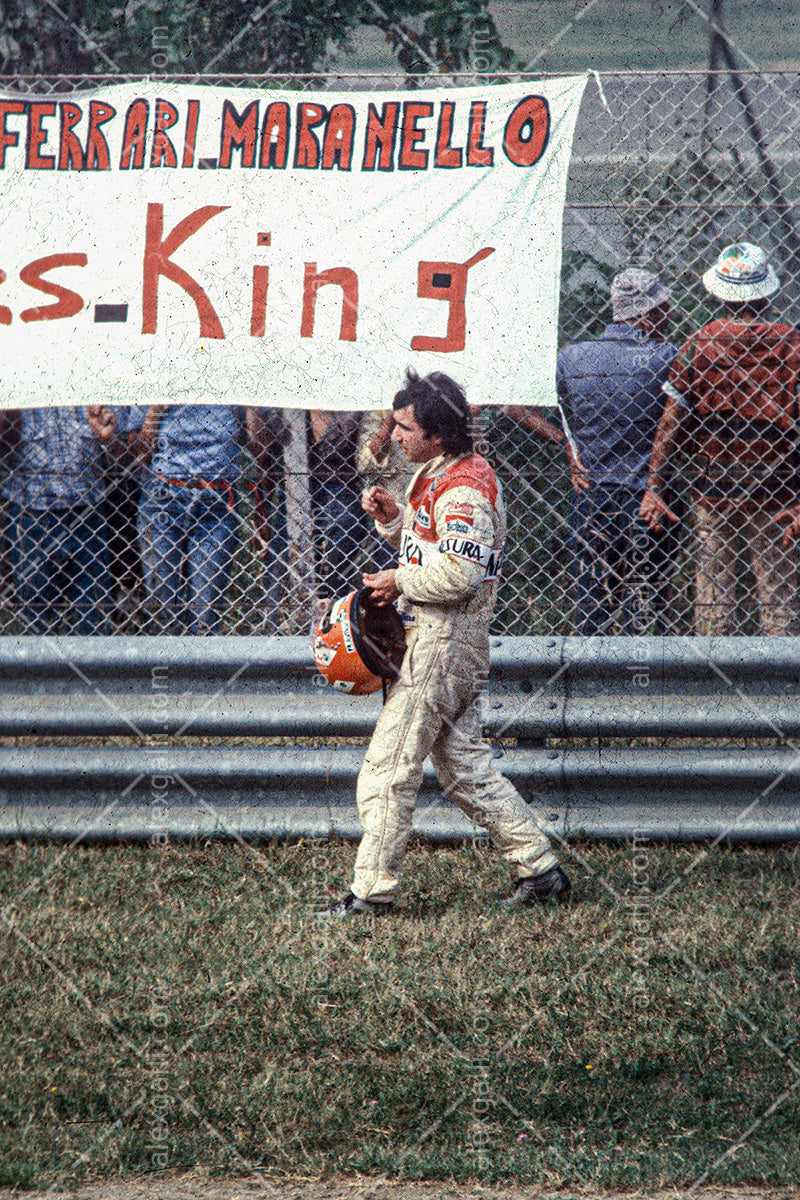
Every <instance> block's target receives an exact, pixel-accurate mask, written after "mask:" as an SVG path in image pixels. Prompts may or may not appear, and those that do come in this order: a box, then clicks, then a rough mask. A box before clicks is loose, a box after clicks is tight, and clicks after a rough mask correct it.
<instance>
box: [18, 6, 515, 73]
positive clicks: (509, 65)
mask: <svg viewBox="0 0 800 1200" xmlns="http://www.w3.org/2000/svg"><path fill="white" fill-rule="evenodd" d="M361 25H373V26H377V27H378V28H379V29H381V30H382V31H383V34H384V36H385V38H386V41H387V44H388V45H389V46H390V47H391V49H392V51H393V53H394V55H395V57H396V59H397V62H398V65H399V66H400V67H401V68H402V69H403V70H404V71H405V72H406V74H407V76H409V77H411V78H413V77H414V76H419V75H427V74H430V73H432V72H442V71H445V72H450V71H469V72H495V71H504V70H509V69H513V68H514V66H515V65H517V64H516V62H515V59H514V56H513V55H512V53H511V52H510V51H509V50H508V49H506V48H505V47H504V46H503V44H502V40H501V38H500V36H499V34H498V32H497V28H496V26H495V24H494V21H493V19H492V17H491V16H490V15H489V13H488V12H487V10H486V7H485V5H484V3H483V0H428V2H427V3H424V2H422V0H404V3H401V4H398V3H392V2H388V0H247V2H245V0H205V2H201V0H127V2H126V3H124V4H117V5H115V4H113V3H112V4H108V3H104V2H103V0H38V2H34V0H0V72H2V73H3V74H6V75H8V74H15V75H36V74H41V75H83V74H120V75H121V74H155V75H158V74H180V75H185V74H190V75H194V74H200V73H204V72H205V73H213V74H221V75H233V74H237V75H238V74H245V75H265V74H274V75H282V74H304V73H310V72H312V71H315V70H323V69H324V68H325V66H326V63H327V60H328V58H329V56H330V53H331V51H332V49H333V48H335V47H337V46H339V47H341V46H346V45H347V41H348V38H349V37H350V36H351V35H352V34H353V32H354V31H355V30H356V29H357V28H358V27H359V26H361Z"/></svg>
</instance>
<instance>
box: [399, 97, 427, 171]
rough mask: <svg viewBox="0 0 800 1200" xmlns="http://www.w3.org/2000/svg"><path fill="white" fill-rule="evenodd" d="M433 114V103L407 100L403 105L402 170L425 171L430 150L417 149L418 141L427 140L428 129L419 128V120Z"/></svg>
mask: <svg viewBox="0 0 800 1200" xmlns="http://www.w3.org/2000/svg"><path fill="white" fill-rule="evenodd" d="M431 116H433V105H432V104H428V103H421V102H420V101H418V100H406V102H405V103H404V105H403V133H402V137H401V139H400V161H399V163H398V164H397V165H398V167H399V168H400V170H401V171H424V170H425V168H426V167H427V165H428V151H427V150H417V148H416V147H417V143H418V142H422V141H424V140H425V137H426V135H427V131H426V130H425V129H418V128H417V121H419V120H420V119H421V118H423V117H431Z"/></svg>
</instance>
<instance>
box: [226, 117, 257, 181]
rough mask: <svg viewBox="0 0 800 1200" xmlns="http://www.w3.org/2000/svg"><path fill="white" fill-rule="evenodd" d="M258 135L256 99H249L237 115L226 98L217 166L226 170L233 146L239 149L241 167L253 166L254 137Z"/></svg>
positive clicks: (254, 157) (254, 156)
mask: <svg viewBox="0 0 800 1200" xmlns="http://www.w3.org/2000/svg"><path fill="white" fill-rule="evenodd" d="M257 136H258V101H257V100H251V102H250V103H249V104H248V105H247V108H246V109H245V110H244V112H243V113H242V114H241V116H240V115H239V113H238V112H237V111H236V109H235V108H234V107H233V105H232V104H231V102H230V100H226V101H225V103H224V104H223V106H222V134H221V137H220V144H219V166H220V167H221V168H222V169H223V170H227V169H228V168H229V167H230V165H231V155H232V153H233V150H234V148H235V149H236V150H241V152H242V162H241V165H242V166H243V167H253V166H255V162H256V137H257Z"/></svg>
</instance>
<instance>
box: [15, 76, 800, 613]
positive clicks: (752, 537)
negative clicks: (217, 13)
mask: <svg viewBox="0 0 800 1200" xmlns="http://www.w3.org/2000/svg"><path fill="white" fill-rule="evenodd" d="M799 78H800V77H798V75H797V74H795V73H791V74H790V73H784V74H769V75H765V74H755V73H751V74H744V75H740V74H738V73H736V72H735V71H730V72H724V73H694V74H689V73H673V74H669V73H667V74H661V73H659V74H631V73H626V74H617V75H607V76H606V75H604V76H603V77H602V79H601V80H600V79H598V80H595V81H592V82H590V84H589V86H588V88H587V92H586V95H585V99H584V103H583V107H582V109H581V114H580V118H579V121H578V126H577V131H576V137H575V143H574V153H573V159H572V165H571V169H570V177H569V185H568V197H567V206H566V211H565V217H564V254H563V268H562V304H561V319H560V330H559V344H560V345H561V347H562V352H561V354H560V359H559V377H558V394H557V393H556V391H555V389H554V394H553V407H552V409H548V410H533V409H517V410H513V411H509V412H506V411H503V410H501V409H498V408H495V407H492V406H490V405H487V406H485V407H480V405H481V401H482V400H484V399H486V398H484V397H480V396H470V397H469V399H470V401H471V402H472V403H473V404H474V405H475V406H476V407H475V410H474V412H475V426H476V433H477V436H478V441H479V445H480V448H481V449H482V450H483V452H484V453H486V454H487V456H488V457H489V458H490V460H491V461H492V462H493V464H494V465H495V467H496V468H497V470H498V474H499V476H500V477H501V479H502V482H503V485H504V494H505V500H506V507H507V512H508V542H507V547H506V555H505V560H504V564H505V565H504V577H503V580H502V584H501V589H500V602H499V604H498V607H497V613H496V617H495V624H494V629H495V631H496V632H497V633H509V634H542V633H559V634H564V633H569V632H579V633H586V634H589V633H598V632H599V633H631V632H641V633H652V632H664V633H668V634H686V633H692V632H697V633H703V634H730V633H733V634H753V633H756V632H759V630H761V631H763V632H765V633H769V634H780V633H789V632H793V631H794V627H795V620H796V612H797V579H796V571H797V563H796V558H797V554H796V549H795V546H796V543H792V542H791V540H790V539H789V538H788V537H785V533H786V531H789V530H790V529H791V514H790V515H789V516H780V514H782V513H785V512H786V510H788V509H791V508H792V507H793V505H794V504H795V503H796V499H797V497H798V485H797V472H798V458H797V456H798V447H797V444H796V441H797V434H798V412H797V403H798V401H797V382H798V377H800V343H799V342H798V337H797V334H796V333H795V331H794V325H795V321H796V316H795V307H796V305H797V302H798V295H799V294H800V260H798V255H797V251H798V245H800V242H799V240H798V239H799V238H800V233H798V218H797V216H796V213H795V208H794V206H795V204H796V202H797V193H798V153H800V152H798V150H797V145H798V136H797V135H798V130H799V129H800V82H798V79H799ZM111 81H113V82H121V81H122V80H121V77H119V76H114V77H111V78H110V79H108V80H100V79H99V78H98V77H96V76H94V77H92V78H91V79H88V78H83V79H69V80H67V79H63V78H61V79H41V78H37V79H36V80H31V79H27V80H19V79H15V80H12V79H6V80H5V81H2V83H3V86H4V87H5V89H13V88H16V89H25V90H36V91H38V92H42V93H48V94H50V93H63V92H68V91H70V90H73V89H77V88H79V87H85V86H89V85H90V84H91V85H94V86H96V85H97V84H98V83H100V82H111ZM165 82H167V81H165ZM206 82H213V83H215V84H221V83H224V84H228V85H231V86H235V85H239V84H246V85H248V86H259V85H260V86H264V85H268V86H270V87H275V86H284V87H286V86H294V87H307V88H314V89H316V90H322V89H324V88H325V87H330V88H338V89H341V88H342V87H344V86H348V87H367V86H372V87H374V86H381V87H383V88H386V87H387V86H391V81H390V80H387V79H386V78H385V77H381V78H380V79H377V80H376V79H374V78H369V79H368V78H365V77H363V76H362V77H359V78H352V77H351V78H347V79H342V78H340V77H328V78H321V77H313V78H304V79H302V80H299V79H294V80H286V79H277V78H276V77H274V76H270V77H268V78H267V79H264V80H255V79H252V78H250V77H248V78H246V79H244V78H241V77H235V78H225V79H221V78H218V77H214V78H213V80H212V79H210V78H209V79H208V80H206ZM395 82H398V81H395ZM425 82H426V84H427V85H432V84H434V83H436V84H441V85H442V86H445V85H447V84H451V83H453V82H458V83H468V82H475V79H474V77H471V78H467V77H459V78H458V79H454V78H453V77H444V76H432V77H428V78H426V79H425ZM734 243H736V244H739V245H740V246H741V244H742V243H749V244H754V245H757V246H760V247H761V248H763V249H764V250H765V251H766V254H767V256H768V259H769V263H770V264H771V267H770V268H769V269H768V268H767V266H765V265H764V264H763V263H761V261H760V259H759V257H758V255H753V254H752V253H749V252H748V251H747V249H746V248H745V249H740V251H739V252H737V253H736V254H734V255H732V256H730V258H729V260H728V261H726V262H720V263H718V262H717V259H718V256H719V254H720V252H721V250H722V249H723V247H725V246H726V245H729V244H734ZM631 267H633V268H643V269H645V270H647V271H649V272H653V273H656V274H657V275H658V276H659V277H660V279H661V281H662V282H663V284H664V285H666V286H667V287H668V288H669V289H670V292H671V304H670V308H671V312H670V314H669V315H668V316H667V315H666V314H665V312H664V311H663V310H664V306H663V305H661V306H660V305H659V304H658V303H653V304H651V303H650V301H653V300H656V301H658V300H659V294H658V293H651V294H650V296H649V299H648V297H647V296H645V297H644V299H643V292H646V291H647V288H648V286H650V285H648V283H647V281H646V280H643V279H642V278H640V277H637V276H635V275H634V276H631V277H629V278H628V283H627V287H626V288H623V289H622V290H621V291H620V293H619V295H617V296H616V301H615V307H614V310H613V311H612V306H611V295H610V293H611V281H612V278H613V277H614V276H615V275H617V274H618V273H619V272H621V271H623V270H625V269H627V268H631ZM709 269H710V271H711V274H710V275H708V276H707V280H706V282H707V284H708V285H709V286H708V287H707V286H706V284H704V283H703V281H702V276H703V275H704V273H705V272H707V271H709ZM772 269H774V272H775V273H776V276H777V281H778V284H779V286H778V287H777V288H775V286H774V284H773V275H772V273H771V271H772ZM709 287H710V289H711V290H709ZM520 300H521V302H522V303H524V297H521V298H520ZM648 304H649V307H648ZM615 316H616V318H617V320H616V322H614V321H612V318H613V317H615ZM535 320H536V313H535V311H532V312H531V321H532V322H533V321H535ZM404 367H405V363H402V362H398V375H397V379H396V380H384V381H381V384H380V386H381V389H382V390H383V391H384V393H385V394H386V395H387V397H388V396H391V395H392V394H393V392H394V391H395V390H396V388H398V387H399V386H401V383H402V373H403V368H404ZM508 370H509V371H513V370H514V362H513V358H512V359H511V360H510V361H509V363H508ZM664 385H666V391H663V390H662V389H663V387H664ZM557 398H558V399H559V400H560V404H561V409H560V410H559V409H558V407H557V406H556V402H557ZM76 399H77V398H76ZM108 401H109V405H110V406H112V411H113V414H114V415H113V417H112V416H110V415H109V412H108V411H101V412H89V411H87V410H86V409H85V408H66V407H65V408H59V409H50V410H26V411H22V412H14V410H9V412H8V413H7V414H6V416H5V419H4V426H3V432H2V446H1V449H2V474H3V479H2V485H1V486H2V514H1V532H0V548H1V551H2V553H1V557H0V562H2V591H1V592H0V632H2V633H6V634H8V633H43V632H62V633H64V632H81V633H86V632H90V633H113V632H120V633H137V632H142V633H145V632H146V633H158V632H179V631H185V632H190V633H198V632H206V633H240V634H249V633H259V632H272V631H277V632H286V633H299V632H304V631H305V629H306V628H307V624H308V611H309V605H310V601H311V599H313V598H314V596H316V595H320V594H327V595H330V594H334V595H335V594H340V593H342V592H344V591H346V590H348V589H349V588H350V587H351V586H354V585H356V584H357V583H358V581H359V579H360V576H361V573H362V572H363V570H364V569H368V568H370V567H381V566H385V565H390V563H391V551H390V550H389V548H388V546H387V545H386V544H384V543H382V542H381V541H380V540H379V539H378V538H377V537H376V535H375V534H374V532H373V530H372V529H371V527H370V524H369V523H368V522H367V520H366V518H365V515H364V514H363V512H362V511H361V508H360V503H359V497H360V492H361V489H362V488H363V487H364V486H365V485H366V484H371V483H374V482H382V483H384V484H385V485H386V486H387V487H388V488H389V489H390V490H392V491H393V492H394V493H395V494H396V495H398V496H399V495H400V494H401V493H402V490H403V487H404V485H405V482H406V480H407V477H408V467H407V465H406V463H405V461H404V460H403V458H402V455H401V454H400V452H399V451H398V449H397V447H396V446H394V445H393V444H392V442H391V428H392V420H391V413H390V412H385V413H384V412H378V413H370V414H366V415H359V414H355V413H333V412H329V411H323V410H313V409H312V410H309V411H303V412H299V411H294V410H292V411H290V410H281V409H256V408H253V409H250V408H246V407H242V408H229V407H205V406H184V407H179V406H155V407H152V408H150V409H147V408H141V409H124V408H113V405H114V397H113V396H109V397H108ZM665 404H666V405H667V411H666V414H665V416H664V418H663V419H662V424H661V427H660V433H658V435H657V427H658V422H659V418H661V417H662V411H663V410H664V406H665ZM654 442H656V443H657V445H656V454H655V457H654V459H653V461H652V462H650V459H651V449H652V447H653V444H654ZM648 467H649V469H650V482H651V484H652V485H653V487H654V489H655V495H656V498H657V499H656V500H653V498H652V497H651V498H650V500H649V513H650V524H648V523H647V522H646V521H645V520H644V519H643V518H642V516H641V515H640V505H641V502H642V499H643V496H644V491H645V486H646V483H647V477H648ZM647 507H648V506H647V503H646V509H647ZM665 508H666V509H668V511H667V512H665V511H664V509H665ZM673 518H674V519H673ZM656 525H659V526H660V528H654V526H656ZM798 527H799V528H800V522H798ZM784 543H786V544H784Z"/></svg>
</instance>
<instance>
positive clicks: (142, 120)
mask: <svg viewBox="0 0 800 1200" xmlns="http://www.w3.org/2000/svg"><path fill="white" fill-rule="evenodd" d="M149 119H150V105H149V104H148V103H147V101H146V100H134V101H133V103H132V104H130V105H129V107H128V111H127V113H126V114H125V129H124V131H123V134H122V152H121V154H120V156H119V168H120V170H121V171H128V170H130V169H131V168H133V170H134V171H141V170H142V168H143V167H144V147H145V142H146V140H147V122H148V121H149Z"/></svg>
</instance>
